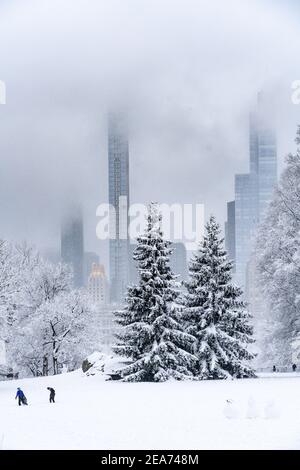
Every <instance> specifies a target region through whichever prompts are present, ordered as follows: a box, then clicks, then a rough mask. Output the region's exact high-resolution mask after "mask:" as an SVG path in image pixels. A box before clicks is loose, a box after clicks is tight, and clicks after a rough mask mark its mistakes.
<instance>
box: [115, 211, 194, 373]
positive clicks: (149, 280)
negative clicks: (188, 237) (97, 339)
mask: <svg viewBox="0 0 300 470" xmlns="http://www.w3.org/2000/svg"><path fill="white" fill-rule="evenodd" d="M170 253H171V249H170V242H168V241H166V240H164V238H163V233H162V231H161V215H160V214H159V212H158V208H157V205H155V204H151V205H150V206H149V211H148V216H147V227H146V230H145V233H144V234H143V235H141V236H140V237H138V239H137V248H136V250H135V253H134V259H135V260H136V262H137V265H138V272H139V284H138V285H134V286H131V287H129V288H128V293H127V297H126V306H125V308H124V310H122V311H119V312H116V317H117V322H118V323H119V324H120V325H121V331H120V333H119V334H118V335H117V340H118V341H117V344H116V347H115V351H116V352H117V353H118V354H121V355H124V356H126V357H128V358H130V359H131V360H132V363H131V364H130V365H128V366H127V367H126V368H125V369H122V371H121V375H122V378H123V380H124V381H131V382H137V381H149V382H161V381H166V380H168V379H169V378H171V377H173V378H175V379H177V380H182V379H186V378H189V377H192V375H193V374H192V372H191V369H193V368H194V367H195V363H196V357H195V356H194V355H193V354H192V353H191V351H192V345H193V342H194V341H195V338H193V337H192V336H190V335H189V334H187V333H186V332H184V330H183V327H182V325H181V322H180V316H179V310H178V307H177V304H176V302H177V298H178V289H177V287H176V281H175V276H174V275H173V273H172V271H171V269H170V266H169V256H170Z"/></svg>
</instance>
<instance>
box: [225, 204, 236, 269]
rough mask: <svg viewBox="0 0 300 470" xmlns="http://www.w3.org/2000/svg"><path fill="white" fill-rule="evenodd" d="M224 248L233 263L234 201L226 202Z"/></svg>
mask: <svg viewBox="0 0 300 470" xmlns="http://www.w3.org/2000/svg"><path fill="white" fill-rule="evenodd" d="M225 248H226V251H227V254H228V258H229V259H230V260H231V261H233V263H235V201H230V202H227V221H226V222H225Z"/></svg>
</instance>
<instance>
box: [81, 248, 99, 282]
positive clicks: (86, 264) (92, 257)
mask: <svg viewBox="0 0 300 470" xmlns="http://www.w3.org/2000/svg"><path fill="white" fill-rule="evenodd" d="M94 263H95V264H99V263H100V258H99V255H97V253H94V252H93V251H85V252H84V254H83V283H84V285H85V286H87V284H88V280H89V275H90V274H91V271H92V267H93V264H94Z"/></svg>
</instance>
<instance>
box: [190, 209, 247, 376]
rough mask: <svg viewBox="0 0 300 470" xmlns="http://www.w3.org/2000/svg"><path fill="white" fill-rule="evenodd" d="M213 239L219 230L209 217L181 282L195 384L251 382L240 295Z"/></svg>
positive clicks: (216, 239)
mask: <svg viewBox="0 0 300 470" xmlns="http://www.w3.org/2000/svg"><path fill="white" fill-rule="evenodd" d="M219 235H220V228H219V225H218V224H217V223H216V220H215V218H214V217H213V216H211V218H210V220H209V222H208V223H207V225H206V227H205V235H204V238H203V241H202V242H201V243H200V245H199V248H198V250H197V251H196V253H195V254H194V256H193V258H192V260H191V262H190V265H189V280H188V281H187V282H185V283H184V284H185V287H186V289H187V292H186V293H185V295H184V301H183V303H184V311H183V318H184V321H185V324H186V331H187V333H189V334H190V335H192V336H194V337H195V338H196V339H197V343H196V348H195V354H196V356H197V358H198V361H197V367H196V368H195V370H194V374H195V375H197V376H198V377H199V379H224V378H228V377H245V376H247V377H253V376H254V372H253V370H252V369H251V367H250V366H249V364H248V363H247V362H248V361H249V360H251V359H253V357H254V356H253V354H251V353H250V352H249V351H248V350H247V345H248V344H249V343H252V342H253V341H254V340H253V339H252V337H251V336H252V327H251V326H250V324H249V319H250V315H249V314H248V312H247V310H246V306H245V303H244V302H243V301H242V300H240V297H241V295H242V290H241V289H240V288H238V287H236V286H234V285H233V284H232V282H231V281H232V275H231V272H232V263H231V262H230V261H228V259H227V254H226V251H225V250H224V249H223V239H220V238H219Z"/></svg>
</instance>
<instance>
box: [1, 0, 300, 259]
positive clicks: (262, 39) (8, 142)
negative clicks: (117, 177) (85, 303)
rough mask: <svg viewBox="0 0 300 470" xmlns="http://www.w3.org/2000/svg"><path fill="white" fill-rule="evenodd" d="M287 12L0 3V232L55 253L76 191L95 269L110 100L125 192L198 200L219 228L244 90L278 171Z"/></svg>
mask: <svg viewBox="0 0 300 470" xmlns="http://www.w3.org/2000/svg"><path fill="white" fill-rule="evenodd" d="M271 9H272V13H271ZM299 16H300V11H299V7H298V6H297V4H296V2H291V1H290V2H280V1H278V2H269V1H251V2H250V1H243V2H241V1H238V0H236V1H235V0H228V1H226V2H220V1H217V0H212V1H201V0H186V1H179V0H164V1H158V0H152V1H151V2H147V1H143V0H110V1H104V0H103V1H99V0H98V1H95V0H91V1H89V2H85V1H83V0H75V1H74V0H73V1H70V0H65V1H64V2H61V1H58V0H52V1H50V0H47V1H45V0H41V1H30V0H28V1H26V2H21V1H20V0H12V1H2V2H1V4H0V79H1V80H3V81H5V83H6V90H7V103H6V105H0V159H1V165H0V214H1V237H2V238H8V239H14V240H24V239H26V240H27V241H28V242H29V243H34V244H36V245H37V246H38V247H40V248H43V249H52V250H54V251H55V250H56V249H57V251H59V247H60V221H61V217H62V214H63V213H64V211H65V209H66V207H68V205H69V204H70V202H72V201H78V202H80V204H81V206H82V208H83V215H84V240H85V250H86V251H90V252H96V253H97V254H98V255H100V263H104V264H106V266H108V244H106V243H104V242H100V241H99V240H97V238H96V224H97V218H96V215H95V214H96V208H97V206H98V204H100V203H102V202H108V158H107V113H108V111H109V110H110V109H111V108H112V107H113V108H116V107H119V108H121V109H125V110H126V113H127V116H128V134H129V147H130V200H131V202H133V203H134V202H145V203H148V202H149V201H151V200H153V199H155V200H157V201H159V202H165V203H174V202H179V203H197V202H198V203H201V202H203V203H204V204H205V210H206V216H208V215H209V214H210V213H211V212H213V213H215V214H216V216H217V218H218V219H219V221H220V223H221V225H222V226H223V222H224V221H225V219H226V202H227V201H230V200H233V199H234V175H235V174H239V173H247V172H248V161H249V150H248V117H249V111H250V110H251V108H252V107H253V105H254V103H255V101H256V95H257V91H258V90H262V89H263V90H264V92H265V93H266V95H268V97H269V100H270V102H271V103H272V106H271V109H270V115H272V119H273V120H274V121H275V126H276V132H277V154H278V166H279V170H280V169H281V168H282V164H283V161H284V155H285V154H286V153H287V152H289V151H293V150H294V147H295V146H294V136H295V132H296V125H297V122H298V121H299V109H300V108H299V106H296V105H293V104H292V102H291V83H292V82H293V81H294V80H296V79H299V78H300V77H299V66H298V59H297V57H298V54H299V45H300V44H299V43H300V40H299V33H298V28H299V27H298V24H299Z"/></svg>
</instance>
